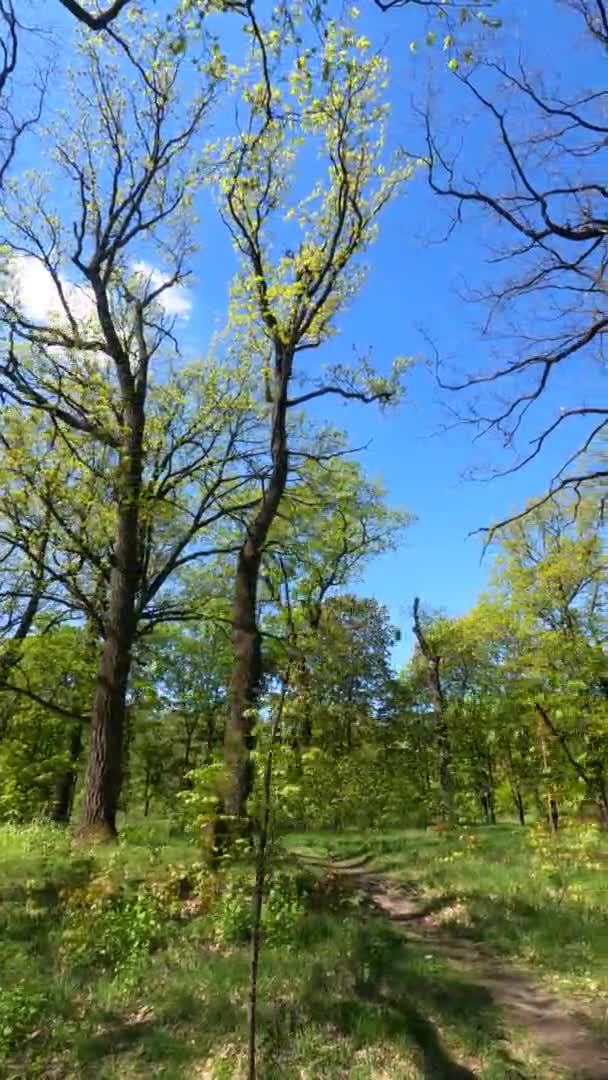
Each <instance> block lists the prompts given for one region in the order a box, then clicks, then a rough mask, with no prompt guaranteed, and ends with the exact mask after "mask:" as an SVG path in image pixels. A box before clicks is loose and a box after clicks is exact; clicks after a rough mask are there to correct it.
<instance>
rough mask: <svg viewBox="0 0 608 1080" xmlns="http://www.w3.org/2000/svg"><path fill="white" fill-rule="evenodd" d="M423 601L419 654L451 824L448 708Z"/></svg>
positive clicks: (416, 610)
mask: <svg viewBox="0 0 608 1080" xmlns="http://www.w3.org/2000/svg"><path fill="white" fill-rule="evenodd" d="M419 608H420V601H419V599H418V597H416V598H415V599H414V608H413V616H414V635H415V637H416V640H417V641H418V645H419V646H420V652H421V653H422V655H423V656H424V658H425V660H426V663H427V673H428V686H429V696H430V698H431V702H432V705H433V709H434V711H435V739H436V746H437V754H438V757H439V787H440V790H441V804H442V805H441V811H442V817H443V818H444V819H446V820H447V821H451V820H452V819H453V817H454V780H453V776H452V751H451V747H450V732H449V727H448V720H447V708H446V701H445V695H444V693H443V686H442V682H441V671H440V667H441V657H440V656H439V654H438V653H436V652H435V651H434V649H432V647H431V645H430V643H429V641H428V640H427V637H426V635H425V634H424V631H423V629H422V625H421V623H420V615H419Z"/></svg>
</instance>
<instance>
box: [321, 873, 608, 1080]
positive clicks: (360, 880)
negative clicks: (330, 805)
mask: <svg viewBox="0 0 608 1080" xmlns="http://www.w3.org/2000/svg"><path fill="white" fill-rule="evenodd" d="M301 858H302V861H304V862H307V863H309V864H311V865H318V866H322V867H324V868H325V869H326V870H327V871H328V872H330V873H333V874H336V875H338V876H340V877H342V878H349V879H351V880H352V882H353V885H354V886H356V887H357V888H359V889H361V890H362V891H363V892H364V893H366V894H367V897H368V898H369V900H370V902H371V903H372V904H373V906H374V907H375V908H377V909H378V910H379V911H382V912H384V913H385V914H386V915H387V916H388V918H389V919H390V920H391V922H394V923H398V924H401V925H403V926H407V932H408V934H409V935H410V936H413V937H415V938H417V939H418V940H420V941H424V942H425V944H426V945H427V947H428V948H429V951H430V952H435V953H436V954H437V955H438V956H441V957H444V958H447V959H448V960H450V961H452V962H454V963H455V964H458V965H460V966H461V967H463V968H465V969H466V970H467V972H468V973H469V974H470V975H472V977H473V979H474V980H475V982H476V983H477V985H478V986H480V987H482V988H483V989H485V990H486V991H487V992H488V993H489V994H490V995H491V997H492V999H493V1001H494V1002H495V1003H496V1004H497V1005H498V1006H499V1007H500V1008H501V1009H502V1010H503V1011H504V1013H505V1014H506V1015H507V1016H508V1017H510V1018H511V1019H512V1021H513V1022H514V1023H515V1024H517V1025H518V1026H519V1027H521V1028H523V1029H524V1030H525V1031H526V1032H527V1033H528V1034H529V1035H530V1036H531V1037H532V1039H533V1040H534V1041H535V1042H536V1043H537V1044H538V1045H539V1046H542V1047H543V1048H544V1049H545V1050H546V1051H547V1053H549V1054H550V1055H551V1056H552V1057H553V1058H554V1059H555V1061H556V1062H557V1063H559V1064H560V1065H561V1066H562V1067H563V1068H566V1069H569V1070H570V1071H571V1073H572V1078H573V1080H608V1044H606V1043H604V1042H602V1041H601V1040H600V1039H599V1038H597V1037H596V1036H595V1035H594V1034H593V1032H592V1031H591V1030H590V1027H589V1020H588V1017H586V1016H585V1015H584V1014H583V1013H582V1012H581V1010H580V1007H579V1006H578V1004H577V1003H576V1002H574V1001H569V1000H568V999H566V998H562V997H557V996H555V995H552V994H550V993H547V992H546V991H545V990H543V989H542V988H540V987H538V986H537V985H535V984H534V982H532V981H531V979H530V977H529V975H528V974H527V973H526V972H525V971H523V970H520V969H518V968H517V967H514V966H511V965H509V964H505V963H503V962H502V961H501V960H499V959H497V958H496V957H494V956H492V955H491V954H490V953H489V952H487V950H485V949H484V947H483V945H481V944H480V943H478V942H475V941H471V940H470V939H469V940H467V939H464V938H455V937H450V936H449V935H447V934H446V933H445V931H444V930H442V928H441V926H440V925H438V924H437V923H436V922H433V919H432V916H431V915H430V909H429V908H428V907H425V906H424V904H422V903H421V901H420V899H419V898H417V897H416V896H415V895H413V894H409V893H407V892H405V891H404V889H402V888H400V887H399V886H398V885H397V884H396V883H394V882H392V881H391V880H390V878H389V877H387V876H385V875H383V874H380V873H377V872H374V871H373V870H372V869H368V868H367V865H366V860H365V859H340V860H334V861H331V862H328V861H325V860H318V859H314V858H311V857H308V856H301Z"/></svg>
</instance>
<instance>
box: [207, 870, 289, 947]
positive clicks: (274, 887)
mask: <svg viewBox="0 0 608 1080" xmlns="http://www.w3.org/2000/svg"><path fill="white" fill-rule="evenodd" d="M252 897H253V881H252V877H251V875H250V874H244V873H243V872H237V871H233V872H232V873H230V874H229V875H228V876H227V878H226V882H225V886H224V889H223V891H222V894H221V897H220V899H219V903H218V905H217V906H216V909H215V912H214V913H213V915H212V922H213V929H214V933H215V936H216V938H217V940H218V941H220V942H221V943H222V944H224V945H238V944H242V943H243V942H245V941H247V940H248V938H249V936H250V934H251V929H252V915H253V908H252ZM304 915H305V901H304V895H303V889H302V887H301V883H299V882H298V880H297V879H296V878H294V876H293V875H291V874H287V873H285V872H281V871H275V872H274V873H272V874H271V875H270V877H269V879H268V881H267V885H266V890H265V896H264V906H263V908H262V932H263V935H264V938H265V940H266V941H268V942H269V943H270V944H274V945H278V944H282V945H289V944H293V943H294V942H295V941H296V940H297V934H298V929H299V926H300V925H301V923H302V920H303V918H304Z"/></svg>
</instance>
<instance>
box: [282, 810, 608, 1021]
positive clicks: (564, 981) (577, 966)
mask: <svg viewBox="0 0 608 1080" xmlns="http://www.w3.org/2000/svg"><path fill="white" fill-rule="evenodd" d="M290 844H291V845H292V846H293V847H297V846H298V845H299V846H306V847H307V848H309V849H311V850H312V851H317V852H323V853H325V854H333V855H335V856H353V855H364V854H365V855H367V856H368V857H371V859H372V860H373V866H374V867H375V868H377V869H379V870H382V871H384V872H386V873H387V874H389V875H390V876H391V877H392V878H395V879H396V880H397V881H398V882H399V883H400V884H402V885H403V886H404V887H406V888H412V889H414V890H415V891H416V893H417V894H418V895H419V896H420V898H421V900H422V901H423V903H424V907H425V909H426V910H428V913H429V918H430V919H432V920H433V921H434V922H436V923H439V924H441V925H444V926H445V927H446V928H447V929H452V930H455V931H457V932H459V933H462V934H464V935H466V936H469V937H472V938H474V939H475V940H476V941H480V942H483V943H484V944H485V945H486V946H488V947H489V948H490V949H491V950H492V952H494V953H495V954H497V955H499V956H503V957H508V958H509V959H511V960H517V961H524V962H526V963H527V964H529V965H530V966H531V967H532V968H533V969H534V971H535V974H536V975H537V976H539V977H540V978H541V979H542V980H543V982H544V983H545V984H546V985H549V986H551V987H552V988H553V989H555V990H561V991H567V992H570V993H571V992H574V993H578V994H580V995H582V996H583V997H586V998H588V999H589V1000H595V1003H596V1004H597V1002H598V1000H599V999H600V998H601V996H604V1001H605V1000H606V997H605V995H606V994H608V836H606V835H605V834H603V835H602V834H601V833H600V832H598V830H597V829H595V828H594V827H580V828H571V829H564V830H563V832H562V833H561V835H559V836H558V838H557V839H556V840H552V839H551V837H550V836H548V835H547V833H546V831H545V830H544V829H540V828H530V829H522V828H520V827H519V826H501V825H497V826H490V827H480V828H467V829H460V830H458V831H454V832H445V833H444V832H434V831H426V832H421V831H420V830H411V831H401V832H387V833H383V834H381V835H371V834H370V835H366V834H362V833H350V834H348V833H347V834H344V835H342V836H340V837H331V836H328V835H323V834H313V835H311V834H309V833H307V834H306V835H303V836H301V837H291V838H290ZM606 1008H607V1006H606V1005H605V1006H604V1013H605V1016H606V1021H607V1026H608V1013H607V1012H606Z"/></svg>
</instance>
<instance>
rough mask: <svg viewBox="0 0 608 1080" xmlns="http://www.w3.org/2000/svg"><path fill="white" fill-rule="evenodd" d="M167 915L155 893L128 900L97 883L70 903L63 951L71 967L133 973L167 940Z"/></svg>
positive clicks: (106, 881)
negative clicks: (95, 966)
mask: <svg viewBox="0 0 608 1080" xmlns="http://www.w3.org/2000/svg"><path fill="white" fill-rule="evenodd" d="M166 924H167V912H166V911H165V909H164V905H163V902H162V900H161V898H160V897H159V896H157V895H155V894H154V892H152V891H149V890H146V891H140V892H138V893H137V895H134V896H128V895H126V894H125V893H124V892H122V891H116V890H115V887H114V886H113V884H112V882H111V881H110V880H109V879H107V878H103V877H102V878H95V879H93V881H92V882H91V883H90V884H89V885H88V886H87V887H86V888H84V889H80V890H76V891H75V892H74V893H72V894H71V895H70V896H69V897H68V898H67V900H66V915H65V918H64V924H63V929H62V945H63V948H62V951H63V954H64V956H65V958H66V959H67V960H68V962H69V963H72V964H77V965H82V966H86V967H88V966H89V965H99V966H100V967H102V968H106V969H113V970H114V972H115V973H116V974H126V973H127V972H129V971H132V970H133V969H134V968H135V967H136V966H137V965H138V963H139V962H140V961H141V960H142V959H143V957H144V956H146V954H148V953H149V952H151V951H152V949H154V948H155V946H156V945H158V944H159V943H160V941H161V940H162V938H163V937H164V936H165V935H166V932H167V930H166Z"/></svg>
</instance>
